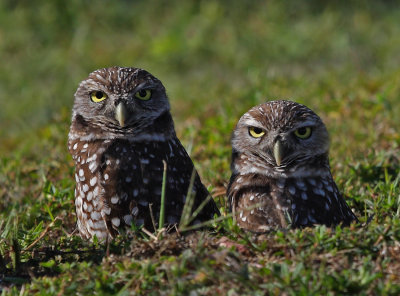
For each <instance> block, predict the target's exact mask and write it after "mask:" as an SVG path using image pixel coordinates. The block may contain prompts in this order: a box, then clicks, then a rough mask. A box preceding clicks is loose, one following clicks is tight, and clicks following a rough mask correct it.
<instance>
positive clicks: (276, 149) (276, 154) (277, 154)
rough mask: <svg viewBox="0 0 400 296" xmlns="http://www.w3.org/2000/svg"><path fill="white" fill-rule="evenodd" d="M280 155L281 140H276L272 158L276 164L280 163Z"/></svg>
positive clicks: (281, 152)
mask: <svg viewBox="0 0 400 296" xmlns="http://www.w3.org/2000/svg"><path fill="white" fill-rule="evenodd" d="M282 156H283V149H282V143H281V141H279V140H277V141H276V142H275V145H274V158H275V162H276V164H277V165H278V166H280V165H281V161H282Z"/></svg>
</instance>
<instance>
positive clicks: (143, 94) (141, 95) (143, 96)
mask: <svg viewBox="0 0 400 296" xmlns="http://www.w3.org/2000/svg"><path fill="white" fill-rule="evenodd" d="M135 97H136V98H138V99H139V100H143V101H147V100H150V98H151V90H149V89H141V90H139V91H138V92H137V93H135Z"/></svg>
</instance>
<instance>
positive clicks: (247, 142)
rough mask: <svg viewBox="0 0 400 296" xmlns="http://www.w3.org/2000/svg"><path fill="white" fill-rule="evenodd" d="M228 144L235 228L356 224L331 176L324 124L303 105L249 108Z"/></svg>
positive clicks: (277, 103) (281, 103)
mask: <svg viewBox="0 0 400 296" xmlns="http://www.w3.org/2000/svg"><path fill="white" fill-rule="evenodd" d="M251 129H253V130H254V129H255V133H254V132H253V136H252V133H251V132H250V130H251ZM299 131H300V132H299ZM296 133H300V136H301V137H304V136H306V137H304V138H301V137H299V136H296ZM308 133H309V134H308ZM278 142H279V143H278ZM232 146H233V151H232V164H231V169H232V176H231V179H230V183H229V186H228V191H227V195H228V197H229V203H230V206H231V209H232V212H233V215H234V217H235V220H236V221H237V223H238V225H239V226H240V227H241V228H244V229H247V230H250V231H254V232H265V231H268V230H271V229H278V228H286V227H289V226H291V227H304V226H312V225H315V224H325V225H328V226H330V225H336V224H340V223H342V224H345V225H348V224H349V223H350V222H351V221H354V220H355V221H357V218H356V217H355V215H354V214H353V212H352V211H351V210H350V208H349V207H348V205H347V204H346V202H345V201H344V199H343V197H342V195H341V194H340V192H339V190H338V188H337V186H336V184H335V182H334V180H333V178H332V175H331V172H330V167H329V159H328V150H329V138H328V132H327V130H326V128H325V125H324V124H323V122H322V121H321V119H320V118H319V117H318V116H317V115H316V114H315V113H314V112H313V111H311V110H310V109H309V108H307V107H306V106H303V105H301V104H298V103H295V102H291V101H271V102H267V103H264V104H261V105H259V106H256V107H254V108H252V109H250V110H249V111H248V112H247V113H245V114H244V115H243V116H242V117H241V118H240V120H239V122H238V124H237V126H236V128H235V130H234V132H233V136H232Z"/></svg>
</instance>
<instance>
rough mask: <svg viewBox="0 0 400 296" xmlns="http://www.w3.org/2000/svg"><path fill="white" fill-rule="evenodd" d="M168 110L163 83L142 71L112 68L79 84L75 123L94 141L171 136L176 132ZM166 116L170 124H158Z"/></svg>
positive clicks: (73, 119)
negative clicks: (159, 134)
mask: <svg viewBox="0 0 400 296" xmlns="http://www.w3.org/2000/svg"><path fill="white" fill-rule="evenodd" d="M169 110H170V105H169V102H168V98H167V95H166V92H165V88H164V86H163V85H162V83H161V81H160V80H158V79H157V78H155V77H154V76H153V75H151V74H150V73H148V72H147V71H145V70H142V69H137V68H122V67H111V68H105V69H100V70H96V71H94V72H92V73H90V74H89V77H88V78H86V79H85V80H83V81H82V82H81V83H80V85H79V87H78V89H77V91H76V93H75V102H74V107H73V115H72V117H73V118H72V122H73V123H75V124H77V125H79V128H77V129H76V130H79V131H81V132H82V133H85V132H86V133H89V132H90V133H91V135H92V136H93V137H95V138H108V137H112V138H116V137H124V136H127V135H129V136H132V135H133V136H137V135H140V134H141V133H144V132H147V133H148V132H156V133H157V132H159V133H163V132H165V133H168V132H171V128H172V130H173V123H172V119H171V120H169V119H170V113H169ZM164 117H167V119H168V120H167V121H168V122H167V123H166V122H163V123H161V122H160V124H157V123H156V121H157V120H159V121H163V120H162V119H164ZM149 128H150V129H154V130H151V131H149Z"/></svg>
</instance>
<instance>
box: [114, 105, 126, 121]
mask: <svg viewBox="0 0 400 296" xmlns="http://www.w3.org/2000/svg"><path fill="white" fill-rule="evenodd" d="M127 117H128V110H127V109H126V107H125V104H124V103H122V102H121V103H119V104H118V105H117V107H116V108H115V119H116V120H117V121H118V122H119V125H120V126H121V127H124V126H125V121H126V118H127Z"/></svg>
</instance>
